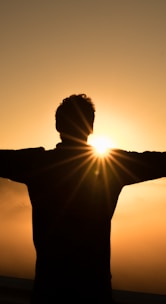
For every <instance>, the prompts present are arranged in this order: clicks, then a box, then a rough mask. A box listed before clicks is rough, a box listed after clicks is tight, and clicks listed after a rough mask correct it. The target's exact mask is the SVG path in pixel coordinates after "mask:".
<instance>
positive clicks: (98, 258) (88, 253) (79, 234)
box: [27, 145, 115, 298]
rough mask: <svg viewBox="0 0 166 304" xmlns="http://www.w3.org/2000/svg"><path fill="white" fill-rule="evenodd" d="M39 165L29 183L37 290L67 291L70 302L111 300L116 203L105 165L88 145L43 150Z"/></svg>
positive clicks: (42, 291) (58, 292) (41, 291)
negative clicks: (77, 299)
mask: <svg viewBox="0 0 166 304" xmlns="http://www.w3.org/2000/svg"><path fill="white" fill-rule="evenodd" d="M41 161H42V167H41V169H40V170H38V172H37V171H36V173H35V172H33V176H32V175H31V176H30V178H29V180H27V185H28V190H29V194H30V198H31V202H32V206H33V233H34V244H35V246H36V250H37V268H36V270H37V271H36V291H37V293H38V292H39V293H40V295H41V294H42V293H43V295H42V297H43V296H44V290H45V292H46V293H48V291H49V292H51V290H53V291H54V292H56V293H57V294H62V291H63V292H64V291H65V290H66V292H67V293H68V296H69V294H71V298H73V297H74V296H75V295H77V296H78V297H80V296H81V295H82V296H84V297H85V298H99V297H100V298H103V297H104V295H106V294H107V298H109V297H110V293H111V280H110V220H111V217H112V213H113V210H114V208H115V201H113V202H112V205H111V202H110V201H109V202H108V197H109V199H110V196H109V193H106V188H105V187H106V184H105V180H104V179H105V177H104V172H103V169H102V167H101V164H99V162H98V159H97V158H96V157H95V156H94V153H93V150H92V148H90V147H89V146H87V145H84V146H81V147H77V149H75V147H74V148H73V149H71V148H66V147H65V146H63V145H61V146H59V147H58V148H57V149H55V150H52V151H45V154H43V156H41ZM107 179H108V176H107ZM107 182H109V181H108V180H107ZM52 277H53V281H52ZM52 283H53V285H54V289H52ZM39 289H40V290H39ZM37 296H39V294H38V295H37Z"/></svg>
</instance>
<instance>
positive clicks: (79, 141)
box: [0, 94, 166, 304]
mask: <svg viewBox="0 0 166 304" xmlns="http://www.w3.org/2000/svg"><path fill="white" fill-rule="evenodd" d="M94 113H95V109H94V105H93V103H92V101H91V99H90V98H88V97H87V96H86V95H85V94H80V95H71V96H70V97H68V98H66V99H64V100H63V102H62V103H61V104H60V106H59V107H58V109H57V111H56V129H57V131H58V132H59V133H60V137H61V143H59V144H57V146H56V148H55V149H53V150H49V151H46V150H45V149H44V148H42V147H41V148H31V149H23V150H15V151H14V150H0V162H1V165H0V176H1V177H4V178H9V179H11V180H14V181H17V182H20V183H24V184H26V185H27V187H28V191H29V196H30V199H31V203H32V220H33V240H34V245H35V249H36V255H37V258H36V273H35V283H34V290H33V295H32V303H51V304H52V303H65V301H66V300H68V301H70V300H71V301H72V302H73V303H85V301H86V300H87V301H91V303H112V301H113V300H112V295H111V290H112V289H111V272H110V230H111V218H112V216H113V213H114V210H115V207H116V204H117V200H118V196H119V194H120V192H121V189H122V188H123V186H125V185H129V184H133V183H138V182H143V181H146V180H150V179H156V178H160V177H163V176H166V153H165V152H163V153H161V152H143V153H137V152H128V151H124V150H118V149H114V150H110V153H109V155H107V157H105V158H100V157H98V156H97V155H96V154H95V153H94V150H93V148H92V147H91V146H89V145H88V144H87V138H88V135H89V134H90V133H91V132H92V131H93V121H94ZM56 301H57V302H56ZM88 303H90V302H88Z"/></svg>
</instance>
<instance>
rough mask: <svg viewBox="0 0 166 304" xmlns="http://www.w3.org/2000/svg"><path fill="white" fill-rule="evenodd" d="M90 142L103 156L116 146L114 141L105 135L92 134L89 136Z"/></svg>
mask: <svg viewBox="0 0 166 304" xmlns="http://www.w3.org/2000/svg"><path fill="white" fill-rule="evenodd" d="M89 144H91V145H92V146H93V147H94V148H95V152H96V153H97V154H98V155H101V156H105V155H107V153H108V152H109V150H110V149H111V148H113V147H114V146H115V145H114V143H113V141H112V140H111V139H110V138H109V137H108V136H105V135H98V136H97V135H92V136H91V137H90V138H89Z"/></svg>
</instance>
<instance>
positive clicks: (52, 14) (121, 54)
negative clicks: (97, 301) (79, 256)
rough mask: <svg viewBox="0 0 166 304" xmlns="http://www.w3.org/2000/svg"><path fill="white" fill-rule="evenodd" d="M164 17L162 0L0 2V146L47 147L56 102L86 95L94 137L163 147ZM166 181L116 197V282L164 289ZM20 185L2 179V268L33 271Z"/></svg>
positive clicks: (140, 147)
mask: <svg viewBox="0 0 166 304" xmlns="http://www.w3.org/2000/svg"><path fill="white" fill-rule="evenodd" d="M165 16H166V1H164V0H82V1H78V0H70V1H68V0H59V1H58V0H56V1H54V0H44V1H43V0H0V41H1V47H0V71H1V73H0V86H1V89H0V105H1V111H0V138H1V141H0V148H1V149H6V148H14V149H19V148H26V147H36V146H44V147H45V148H46V149H49V148H53V147H54V146H55V144H56V143H57V142H58V140H59V138H58V134H57V133H56V131H55V127H54V125H55V122H54V113H55V110H56V108H57V106H58V105H59V103H60V102H61V100H62V99H63V98H65V97H67V96H69V95H71V94H73V93H76V94H77V93H86V94H87V95H88V96H90V97H91V98H92V100H93V102H94V103H95V106H96V121H95V128H94V133H96V134H105V135H108V136H110V137H111V139H112V140H113V141H114V142H115V145H116V146H117V147H119V148H122V149H127V150H135V151H140V152H141V151H144V150H157V151H165V150H166V142H165V133H166V122H165V117H166V86H165V83H166V35H165V32H166V18H165ZM9 184H10V185H9ZM165 186H166V180H165V179H162V180H160V181H154V182H148V183H144V184H140V185H135V186H132V187H128V188H126V189H124V190H123V192H122V193H121V196H120V199H119V205H118V207H117V210H116V213H115V217H114V220H113V232H112V248H113V249H112V268H113V283H114V287H115V288H120V289H129V290H138V291H146V292H157V293H166V286H165V285H166V284H165V283H166V275H165V273H166V261H165V256H166V240H165V236H166V225H165V221H164V219H165V216H166V188H165ZM20 187H21V186H20V185H15V184H14V185H13V183H9V182H7V181H5V183H4V181H1V183H0V210H1V212H0V219H1V221H0V241H1V243H0V245H1V244H3V245H2V250H1V253H0V274H3V273H5V271H6V273H8V274H13V275H16V274H17V275H20V276H23V275H24V276H31V275H32V273H33V261H34V251H33V246H32V243H31V225H30V221H31V209H30V204H29V199H28V195H27V192H26V189H25V187H23V188H22V187H21V188H20ZM5 189H7V191H5V192H4V190H5ZM5 193H6V194H5ZM10 194H11V195H10ZM146 218H147V220H146ZM146 221H147V222H146ZM7 227H8V232H7ZM18 231H20V233H19V232H18ZM23 232H25V236H26V237H24V234H23ZM6 233H7V234H8V236H6ZM11 235H12V238H11ZM123 244H124V245H123ZM16 246H17V247H19V252H18V250H16ZM6 248H7V250H6ZM26 248H27V249H26ZM25 249H26V250H25ZM7 252H8V253H7ZM11 252H12V253H13V255H12V256H13V259H14V258H15V259H16V260H15V262H14V263H15V264H17V263H18V264H17V270H18V273H15V272H14V271H15V270H13V268H12V267H11V266H10V265H9V264H10V263H11V261H12V259H11V258H10V257H9V256H10V255H11ZM14 252H15V254H14ZM23 252H26V255H25V254H22V253H23ZM6 256H8V261H7V264H6V269H5V267H4V265H5V263H4V259H5V257H6ZM21 256H22V259H21V258H20V257H21ZM29 256H30V257H33V258H31V259H29ZM1 261H2V262H1ZM9 261H10V263H9ZM16 261H17V263H16ZM11 264H12V263H11ZM25 264H26V265H30V264H31V265H32V266H31V267H29V266H28V267H25V268H26V269H27V268H28V269H29V270H28V271H27V270H25V268H24V265H25ZM20 269H22V272H21V270H20ZM12 271H13V272H12ZM156 276H157V278H156Z"/></svg>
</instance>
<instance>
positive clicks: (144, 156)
mask: <svg viewBox="0 0 166 304" xmlns="http://www.w3.org/2000/svg"><path fill="white" fill-rule="evenodd" d="M110 166H111V167H112V170H113V172H114V175H115V176H116V178H117V179H118V180H119V182H120V183H121V186H125V185H130V184H134V183H139V182H144V181H147V180H152V179H157V178H161V177H166V152H149V151H146V152H142V153H138V152H128V151H124V150H112V152H111V157H110Z"/></svg>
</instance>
